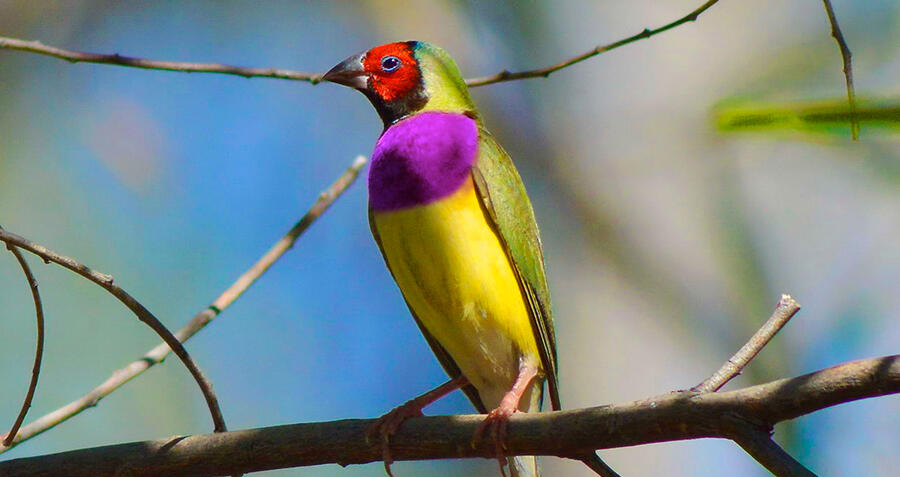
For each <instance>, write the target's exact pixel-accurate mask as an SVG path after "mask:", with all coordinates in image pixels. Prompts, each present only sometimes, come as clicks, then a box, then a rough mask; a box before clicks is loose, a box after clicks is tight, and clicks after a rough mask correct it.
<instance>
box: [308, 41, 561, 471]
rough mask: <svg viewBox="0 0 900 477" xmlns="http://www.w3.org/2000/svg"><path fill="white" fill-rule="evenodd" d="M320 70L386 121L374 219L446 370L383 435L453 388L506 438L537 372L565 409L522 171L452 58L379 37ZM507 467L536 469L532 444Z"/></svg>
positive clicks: (539, 395) (372, 194) (383, 424)
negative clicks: (442, 379) (527, 452)
mask: <svg viewBox="0 0 900 477" xmlns="http://www.w3.org/2000/svg"><path fill="white" fill-rule="evenodd" d="M323 80H325V81H332V82H335V83H339V84H342V85H346V86H350V87H352V88H355V89H357V90H359V91H361V92H362V93H363V94H364V95H366V97H367V98H368V99H369V101H371V103H372V105H374V106H375V110H376V111H377V112H378V115H379V116H380V117H381V119H382V121H383V122H384V131H383V132H382V134H381V137H380V138H379V139H378V142H377V144H376V145H375V150H374V152H373V153H372V161H371V166H370V169H369V176H368V187H369V224H370V227H371V229H372V235H374V237H375V241H376V242H377V244H378V247H379V249H380V250H381V253H382V255H383V257H384V261H385V262H386V264H387V266H388V269H389V270H390V272H391V275H392V276H393V278H394V281H396V283H397V286H398V287H399V288H400V291H401V292H402V294H403V297H404V299H405V300H406V304H407V305H408V307H409V310H410V312H411V313H412V315H413V318H414V319H415V322H416V324H417V325H418V326H419V329H420V331H421V332H422V334H423V335H424V336H425V339H426V341H427V342H428V344H429V345H430V346H431V349H432V351H434V354H435V355H436V356H437V358H438V360H439V361H440V363H441V365H442V366H443V368H444V370H446V372H447V374H449V375H450V377H451V380H450V381H449V382H447V383H446V384H444V385H442V386H440V387H438V388H437V389H435V390H433V391H431V392H429V393H426V394H423V395H422V396H419V397H417V398H415V399H413V400H411V401H409V402H407V403H406V404H405V405H403V406H400V407H399V408H397V409H395V410H394V411H392V412H391V413H389V414H387V415H385V416H384V417H383V418H382V419H381V421H379V423H380V424H379V426H380V429H379V430H378V432H380V433H381V434H382V435H383V436H384V442H387V438H388V437H389V435H390V434H391V433H393V432H394V431H395V430H396V429H397V428H398V427H399V425H400V424H401V423H402V421H403V419H405V418H407V417H411V416H417V415H421V410H422V408H423V407H424V406H426V405H427V404H429V403H431V402H433V401H434V400H436V399H438V398H440V397H441V396H443V395H445V394H447V393H449V392H451V391H453V390H455V389H458V388H462V390H463V391H464V392H465V394H466V395H467V396H468V398H469V400H471V401H472V404H473V405H474V406H475V408H476V409H477V410H478V411H479V412H481V413H487V414H488V416H487V418H486V419H485V421H484V423H483V426H482V428H480V431H481V432H479V434H480V433H482V432H483V431H486V430H490V433H491V435H492V436H493V438H494V439H495V442H497V443H498V452H502V451H503V449H502V443H503V440H504V438H505V434H504V432H505V424H506V421H507V420H508V419H509V416H511V415H512V414H513V413H515V412H517V411H521V412H537V411H540V409H541V403H542V400H543V389H544V388H543V383H544V381H546V382H547V384H548V386H547V389H548V393H549V395H550V404H551V406H552V408H553V409H554V410H558V409H560V402H559V382H558V378H557V375H558V374H557V363H556V359H557V358H556V338H555V335H554V331H553V317H552V313H551V308H550V291H549V289H548V288H547V279H546V277H545V274H544V257H543V250H542V248H541V239H540V236H539V234H538V227H537V223H536V222H535V218H534V212H533V210H532V208H531V203H530V201H529V200H528V196H527V195H526V193H525V187H524V185H523V184H522V179H521V178H520V177H519V174H518V172H517V171H516V168H515V166H514V165H513V163H512V160H510V157H509V155H508V154H507V153H506V151H504V150H503V148H501V147H500V145H499V144H497V141H496V140H495V139H494V137H493V136H491V134H490V133H489V132H488V131H487V129H485V128H484V125H483V124H482V121H481V118H480V117H479V115H478V111H477V109H476V108H475V105H474V103H473V102H472V99H471V98H470V97H469V92H468V88H467V86H466V84H465V82H464V80H463V78H462V75H461V74H460V72H459V69H458V68H457V66H456V63H455V62H454V61H453V59H451V58H450V56H449V55H447V53H445V52H444V50H442V49H440V48H438V47H436V46H434V45H431V44H428V43H425V42H420V41H407V42H399V43H390V44H387V45H382V46H378V47H375V48H372V49H371V50H369V51H366V52H363V53H360V54H357V55H353V56H351V57H349V58H347V59H346V60H344V61H343V62H341V63H340V64H338V65H337V66H335V67H334V68H332V69H331V70H330V71H328V73H326V74H325V75H324V76H323ZM476 437H477V436H476ZM384 451H385V467H386V468H387V470H388V472H390V468H389V465H390V454H389V449H388V448H387V447H385V448H384ZM503 462H504V461H503V460H502V459H501V471H502V470H503V464H502V463H503ZM509 469H510V472H511V473H512V475H516V476H522V477H525V476H529V477H530V476H538V475H539V473H538V467H537V461H536V459H535V458H534V457H533V456H526V457H516V458H511V459H509Z"/></svg>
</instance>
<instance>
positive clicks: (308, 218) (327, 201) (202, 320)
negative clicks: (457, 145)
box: [0, 156, 366, 453]
mask: <svg viewBox="0 0 900 477" xmlns="http://www.w3.org/2000/svg"><path fill="white" fill-rule="evenodd" d="M365 164H366V158H364V157H362V156H360V157H357V158H356V160H355V161H354V162H353V164H352V165H351V166H350V168H349V169H347V171H346V172H344V174H343V175H341V176H340V177H339V178H338V179H337V180H336V181H335V182H334V183H333V184H332V185H331V187H329V188H328V189H327V190H326V191H324V192H322V194H320V195H319V198H318V200H316V202H315V204H313V206H312V207H311V208H310V209H309V211H307V212H306V214H305V215H304V216H303V218H301V219H300V221H299V222H297V223H296V224H295V225H294V226H293V227H292V228H291V229H290V231H288V233H287V234H286V235H285V236H284V237H282V238H281V240H279V241H278V242H277V243H276V244H275V245H274V246H273V247H272V248H271V249H270V250H269V251H268V252H266V254H265V255H263V256H262V257H261V258H260V259H259V260H258V261H257V262H256V263H255V264H253V266H252V267H250V269H249V270H247V271H246V272H244V273H243V274H242V275H241V276H240V277H239V278H238V279H237V280H236V281H235V282H234V283H233V284H232V285H231V286H230V287H228V289H227V290H225V291H224V292H223V293H222V294H221V295H220V296H219V297H218V298H216V299H215V301H213V303H212V304H211V305H209V306H208V307H207V308H205V309H203V311H201V312H199V313H197V314H196V315H195V316H194V317H193V318H192V319H191V320H190V321H188V322H187V323H186V324H185V325H184V326H183V327H182V328H181V329H179V330H178V331H177V332H176V333H175V336H176V338H177V339H178V341H180V342H184V341H187V340H188V339H190V338H191V337H192V336H194V335H195V334H196V333H197V332H198V331H200V330H202V329H203V328H204V327H206V325H208V324H209V323H210V322H211V321H212V320H213V319H215V318H216V316H218V315H219V314H220V313H221V312H222V311H223V310H225V309H226V308H228V307H229V306H230V305H231V304H232V303H234V301H235V300H237V298H238V297H240V296H241V295H242V294H243V293H244V292H245V291H246V290H247V289H248V288H250V286H251V285H253V283H254V282H256V280H257V279H259V277H260V276H262V274H263V273H265V272H266V270H268V269H269V267H271V266H272V265H273V264H274V263H275V262H276V261H277V260H278V259H279V258H281V256H282V255H284V254H285V253H286V252H287V251H288V250H290V248H291V247H293V246H294V242H296V241H297V239H298V238H299V237H300V236H301V235H302V234H303V232H305V231H306V229H308V228H309V226H310V225H312V224H313V222H315V221H316V219H318V218H319V217H320V216H321V215H322V214H323V213H325V211H326V210H328V208H329V207H330V206H331V204H333V203H334V201H335V200H337V198H338V197H339V196H340V195H341V194H343V193H344V191H345V190H347V188H348V187H349V186H350V185H351V184H353V182H354V181H355V180H356V178H357V176H358V175H359V172H360V170H362V168H363V166H365ZM170 352H171V348H170V347H169V345H168V344H166V343H160V344H159V345H157V346H156V347H155V348H153V349H151V350H150V351H148V352H147V354H145V355H144V356H143V357H142V358H140V359H137V360H135V361H134V362H132V363H131V364H129V365H128V366H126V367H125V368H122V369H120V370H118V371H115V372H114V373H113V374H112V376H110V377H109V378H108V379H107V380H106V381H104V382H103V383H101V384H100V385H99V386H97V387H96V388H94V389H93V390H91V391H90V392H89V393H87V394H85V395H84V396H82V397H81V398H79V399H77V400H75V401H72V402H71V403H69V404H67V405H65V406H63V407H61V408H59V409H57V410H55V411H52V412H50V413H48V414H46V415H44V416H42V417H40V418H38V419H36V420H35V421H34V422H32V423H30V424H28V425H27V426H25V427H23V428H22V429H21V431H20V432H19V434H18V436H17V437H16V439H15V440H14V441H13V442H12V445H5V446H4V445H0V453H3V452H6V451H7V450H9V449H11V448H12V447H15V446H16V445H18V444H21V443H22V442H24V441H26V440H28V439H30V438H32V437H34V436H36V435H38V434H40V433H42V432H44V431H46V430H48V429H51V428H53V427H56V426H57V425H59V424H61V423H62V422H64V421H66V420H68V419H70V418H72V417H74V416H75V415H77V414H79V413H81V411H84V410H85V409H87V408H89V407H92V406H96V405H97V403H98V402H99V401H100V400H101V399H103V398H104V397H106V396H108V395H109V394H111V393H112V392H113V391H115V390H116V389H118V388H119V387H121V386H122V385H124V384H125V383H127V382H128V381H131V380H132V379H134V378H135V377H137V376H140V375H141V374H142V373H143V372H144V371H146V370H148V369H150V368H151V367H152V366H154V365H156V364H157V363H161V362H162V361H163V359H165V357H166V356H168V354H169V353H170Z"/></svg>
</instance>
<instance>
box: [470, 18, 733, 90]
mask: <svg viewBox="0 0 900 477" xmlns="http://www.w3.org/2000/svg"><path fill="white" fill-rule="evenodd" d="M718 1H719V0H709V1H707V2H706V3H704V4H703V5H700V6H699V7H697V8H696V9H695V10H694V11H692V12H691V13H688V14H687V15H685V16H683V17H681V18H679V19H678V20H675V21H674V22H672V23H668V24H666V25H663V26H661V27H659V28H657V29H655V30H650V29H648V28H645V29H644V30H643V31H641V32H640V33H638V34H636V35H632V36H629V37H628V38H623V39H621V40H619V41H616V42H613V43H610V44H607V45H599V46H597V47H595V48H594V49H592V50H590V51H587V52H585V53H582V54H580V55H578V56H575V57H573V58H569V59H568V60H565V61H562V62H560V63H557V64H555V65H552V66H547V67H545V68H538V69H536V70H526V71H517V72H515V73H513V72H510V71H506V70H504V71H501V72H500V73H497V74H495V75H493V76H484V77H481V78H470V79H467V80H466V84H467V85H469V86H470V87H475V86H484V85H488V84H494V83H502V82H504V81H515V80H520V79H526V78H537V77H541V78H546V77H548V76H550V73H555V72H557V71H559V70H561V69H563V68H568V67H569V66H572V65H574V64H576V63H581V62H582V61H584V60H586V59H588V58H593V57H595V56H597V55H599V54H602V53H606V52H607V51H612V50H615V49H616V48H619V47H620V46H625V45H627V44H629V43H634V42H636V41H638V40H643V39H645V38H650V37H651V36H653V35H656V34H658V33H662V32H664V31H667V30H671V29H672V28H675V27H677V26H679V25H681V24H683V23H687V22H692V21H695V20H696V19H697V17H699V16H700V14H701V13H703V12H705V11H706V10H707V9H709V7H711V6H713V5H715V4H716V3H717V2H718Z"/></svg>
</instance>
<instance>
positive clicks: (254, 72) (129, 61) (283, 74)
mask: <svg viewBox="0 0 900 477" xmlns="http://www.w3.org/2000/svg"><path fill="white" fill-rule="evenodd" d="M0 49H7V50H17V51H27V52H29V53H38V54H41V55H47V56H52V57H54V58H59V59H62V60H66V61H70V62H72V63H99V64H105V65H117V66H130V67H132V68H142V69H145V70H163V71H178V72H182V73H217V74H224V75H235V76H243V77H244V78H276V79H287V80H294V81H306V82H309V83H312V84H316V83H318V82H319V81H321V78H322V75H319V74H314V73H303V72H300V71H291V70H283V69H276V68H245V67H242V66H232V65H223V64H221V63H183V62H178V61H160V60H150V59H146V58H133V57H130V56H122V55H119V54H111V55H108V54H100V53H82V52H78V51H69V50H64V49H62V48H56V47H53V46H47V45H45V44H43V43H41V42H39V41H25V40H20V39H17V38H6V37H0Z"/></svg>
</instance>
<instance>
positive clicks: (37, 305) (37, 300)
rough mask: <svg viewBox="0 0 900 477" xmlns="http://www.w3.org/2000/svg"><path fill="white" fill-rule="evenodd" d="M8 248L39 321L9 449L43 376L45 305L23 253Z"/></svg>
mask: <svg viewBox="0 0 900 477" xmlns="http://www.w3.org/2000/svg"><path fill="white" fill-rule="evenodd" d="M0 230H3V227H0ZM6 248H7V249H9V251H10V252H12V254H13V255H14V256H15V257H16V261H18V262H19V266H20V267H21V268H22V273H23V274H24V275H25V280H26V281H27V282H28V287H29V288H30V289H31V298H32V299H33V300H34V315H35V320H36V321H37V344H36V345H35V348H34V365H33V366H32V367H31V382H30V383H28V391H26V392H25V399H24V400H23V401H22V409H20V410H19V415H18V416H16V420H15V422H13V425H12V428H10V430H9V432H8V433H6V437H4V438H3V445H4V446H7V447H8V446H9V445H10V443H12V441H13V439H14V438H15V437H16V434H17V433H18V432H19V426H21V425H22V421H24V420H25V415H26V414H28V409H29V408H31V400H32V399H33V398H34V392H35V390H36V389H37V383H38V376H40V374H41V360H42V359H43V356H44V305H43V302H42V301H41V294H40V292H39V291H38V282H37V279H36V278H35V277H34V274H33V273H32V272H31V267H30V266H29V265H28V262H27V261H26V260H25V257H23V256H22V252H20V251H19V249H18V248H16V247H14V246H12V245H9V244H7V245H6Z"/></svg>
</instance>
